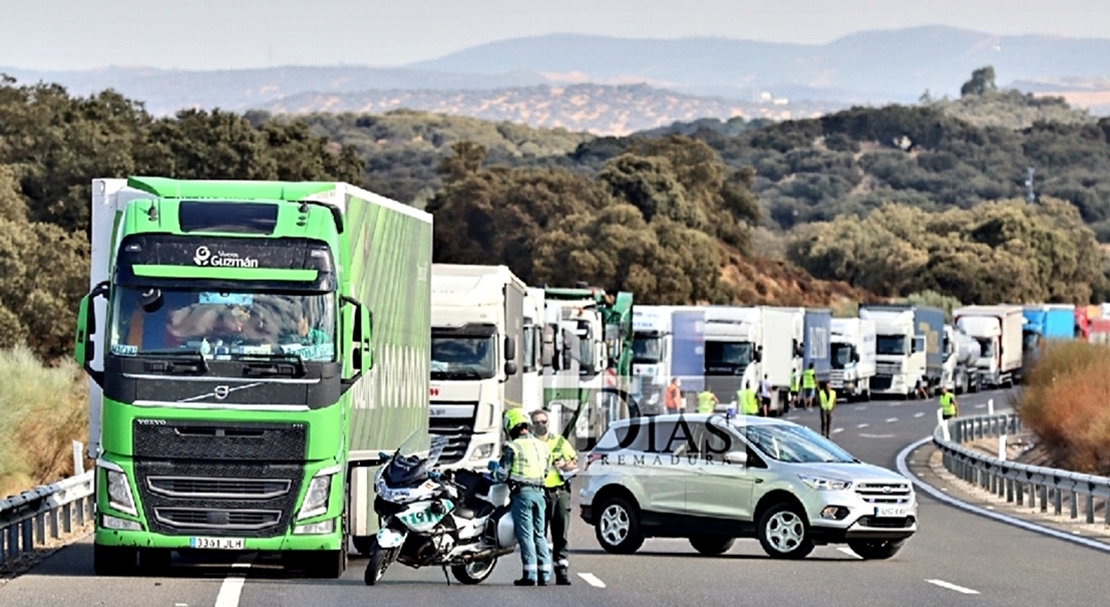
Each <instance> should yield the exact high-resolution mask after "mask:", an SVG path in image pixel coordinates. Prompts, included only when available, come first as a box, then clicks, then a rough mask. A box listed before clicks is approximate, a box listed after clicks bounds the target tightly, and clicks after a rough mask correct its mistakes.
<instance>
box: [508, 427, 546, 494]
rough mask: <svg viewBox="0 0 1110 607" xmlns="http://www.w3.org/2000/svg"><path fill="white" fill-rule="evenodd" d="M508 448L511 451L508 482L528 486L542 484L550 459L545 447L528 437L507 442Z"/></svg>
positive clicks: (542, 443)
mask: <svg viewBox="0 0 1110 607" xmlns="http://www.w3.org/2000/svg"><path fill="white" fill-rule="evenodd" d="M509 448H510V449H512V451H513V466H512V468H510V469H509V480H512V481H516V482H518V483H526V484H529V485H540V484H543V481H544V477H545V476H547V468H548V465H549V462H550V457H551V456H550V454H549V452H548V449H547V445H546V444H544V442H543V441H541V440H540V439H538V438H536V437H534V436H531V435H528V436H522V437H520V438H517V439H515V440H513V441H511V442H509Z"/></svg>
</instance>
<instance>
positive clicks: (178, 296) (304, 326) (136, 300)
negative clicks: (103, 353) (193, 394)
mask: <svg viewBox="0 0 1110 607" xmlns="http://www.w3.org/2000/svg"><path fill="white" fill-rule="evenodd" d="M112 297H113V302H112V322H111V335H110V337H109V339H110V348H111V351H112V353H113V354H115V355H117V356H142V355H143V354H144V353H147V354H155V353H167V352H177V351H196V352H200V353H202V354H204V355H206V356H210V357H213V358H216V359H228V360H230V359H233V358H235V357H236V356H251V355H254V356H257V355H275V354H276V355H282V354H297V355H299V356H300V357H301V358H302V359H303V360H304V361H306V362H307V361H317V362H323V361H334V360H335V335H336V324H337V321H336V314H335V295H334V294H329V293H322V294H315V293H295V292H283V293H272V292H271V293H263V292H257V291H230V292H229V291H223V292H215V291H206V290H201V289H189V288H167V289H156V288H145V287H132V286H123V285H117V286H116V287H115V289H114V292H113V295H112Z"/></svg>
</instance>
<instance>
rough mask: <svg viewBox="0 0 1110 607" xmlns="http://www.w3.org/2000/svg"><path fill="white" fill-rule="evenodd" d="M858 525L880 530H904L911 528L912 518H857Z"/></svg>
mask: <svg viewBox="0 0 1110 607" xmlns="http://www.w3.org/2000/svg"><path fill="white" fill-rule="evenodd" d="M859 524H860V525H863V526H864V527H873V528H881V529H906V528H909V527H913V524H914V518H913V517H912V516H907V517H905V518H878V517H875V516H861V517H859Z"/></svg>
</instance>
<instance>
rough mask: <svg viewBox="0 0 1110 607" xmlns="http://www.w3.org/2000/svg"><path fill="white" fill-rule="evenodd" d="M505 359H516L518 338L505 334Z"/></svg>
mask: <svg viewBox="0 0 1110 607" xmlns="http://www.w3.org/2000/svg"><path fill="white" fill-rule="evenodd" d="M505 360H516V338H514V337H513V336H512V335H506V336H505Z"/></svg>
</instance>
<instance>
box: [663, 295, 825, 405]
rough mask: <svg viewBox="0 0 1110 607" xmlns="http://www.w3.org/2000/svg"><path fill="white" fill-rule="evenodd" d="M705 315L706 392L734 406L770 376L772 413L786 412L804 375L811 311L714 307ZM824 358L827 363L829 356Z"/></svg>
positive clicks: (686, 388)
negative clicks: (796, 380) (794, 380)
mask: <svg viewBox="0 0 1110 607" xmlns="http://www.w3.org/2000/svg"><path fill="white" fill-rule="evenodd" d="M703 310H704V313H705V358H704V360H705V367H704V373H703V375H704V378H705V384H704V385H705V389H707V390H709V391H710V392H713V393H714V394H716V395H717V398H718V399H719V400H720V401H721V402H722V403H724V402H733V401H736V400H737V392H738V391H739V390H741V389H742V388H744V387H745V385H747V386H748V387H750V388H751V389H752V390H757V391H758V389H759V382H760V381H761V380H762V379H763V376H764V375H766V376H767V379H768V381H769V382H770V384H771V405H770V411H769V413H771V414H778V413H781V412H782V411H784V410H785V405H786V402H787V398H788V395H789V389H790V374H791V372H792V371H797V372H800V360H799V359H800V355H801V349H802V348H801V346H802V340H803V335H804V334H803V322H804V318H805V311H804V310H802V309H801V308H775V307H769V306H760V307H749V308H741V307H726V306H709V307H706V308H704V309H703ZM825 343H826V345H827V343H828V342H827V340H826V342H825ZM824 358H825V361H826V363H827V361H828V355H827V353H826V354H825V357H824ZM683 388H684V390H689V388H688V387H687V386H683Z"/></svg>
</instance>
